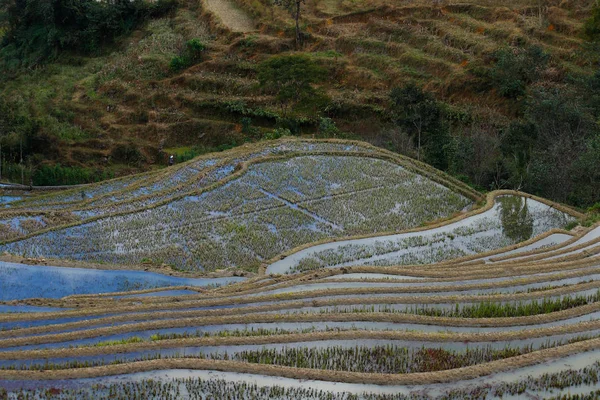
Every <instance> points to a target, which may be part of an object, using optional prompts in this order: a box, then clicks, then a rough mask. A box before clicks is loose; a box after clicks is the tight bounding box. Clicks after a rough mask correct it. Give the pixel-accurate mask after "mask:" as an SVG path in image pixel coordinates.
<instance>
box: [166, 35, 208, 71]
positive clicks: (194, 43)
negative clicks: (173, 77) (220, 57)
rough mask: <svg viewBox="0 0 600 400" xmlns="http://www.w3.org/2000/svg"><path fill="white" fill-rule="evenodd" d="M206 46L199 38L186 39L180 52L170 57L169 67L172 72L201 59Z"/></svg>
mask: <svg viewBox="0 0 600 400" xmlns="http://www.w3.org/2000/svg"><path fill="white" fill-rule="evenodd" d="M204 50H206V46H205V45H204V44H203V43H202V42H200V40H199V39H192V40H188V41H187V43H186V44H185V49H184V50H183V52H182V54H181V55H179V56H175V57H173V58H172V59H171V63H170V64H169V68H170V69H171V71H173V72H178V71H181V70H182V69H185V68H188V67H190V66H192V65H194V64H197V63H198V62H200V60H202V53H203V52H204Z"/></svg>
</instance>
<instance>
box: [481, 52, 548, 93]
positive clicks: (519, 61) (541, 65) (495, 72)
mask: <svg viewBox="0 0 600 400" xmlns="http://www.w3.org/2000/svg"><path fill="white" fill-rule="evenodd" d="M494 58H495V59H496V63H495V64H494V66H493V67H492V68H491V70H490V79H491V80H492V82H493V85H494V87H495V88H496V89H497V90H498V93H499V94H500V95H501V96H504V97H508V98H512V99H516V98H518V97H522V96H524V95H525V93H526V89H527V85H528V84H530V83H532V82H535V81H537V80H538V79H539V77H540V74H541V72H542V71H543V70H544V69H545V68H546V65H547V64H548V60H549V56H548V54H546V53H545V52H544V51H543V49H542V48H541V47H539V46H530V47H528V48H526V49H524V48H520V47H514V48H503V49H500V50H498V51H497V52H496V53H495V55H494Z"/></svg>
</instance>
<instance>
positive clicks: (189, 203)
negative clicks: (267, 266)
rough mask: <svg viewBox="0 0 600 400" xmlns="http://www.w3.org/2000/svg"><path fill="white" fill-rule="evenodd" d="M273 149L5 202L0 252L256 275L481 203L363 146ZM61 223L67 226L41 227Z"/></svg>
mask: <svg viewBox="0 0 600 400" xmlns="http://www.w3.org/2000/svg"><path fill="white" fill-rule="evenodd" d="M276 143H279V144H278V145H274V144H270V145H264V144H263V145H261V146H258V145H254V146H249V148H248V149H244V148H242V149H236V150H233V151H230V152H225V153H222V154H221V155H220V156H210V157H209V156H207V157H205V158H200V159H197V160H193V161H191V162H189V163H186V164H184V165H182V166H178V167H176V168H175V167H174V168H173V169H171V170H169V169H167V170H163V171H160V172H155V173H152V174H148V175H145V177H146V179H145V180H140V179H139V177H133V178H127V179H123V180H119V181H117V182H109V183H107V184H99V185H97V186H92V187H90V188H81V189H77V190H78V191H80V192H81V193H80V194H81V196H82V197H81V198H79V199H78V200H76V198H77V196H76V194H68V193H67V194H60V193H59V194H55V195H47V196H42V197H40V198H35V197H34V198H28V199H25V200H22V201H19V202H14V203H11V207H8V208H6V210H4V211H2V212H0V228H2V227H3V228H2V229H4V231H5V234H4V236H3V238H4V240H5V243H4V245H2V246H0V250H3V251H8V252H10V253H13V254H18V255H22V256H25V257H50V258H57V259H61V258H66V259H74V260H82V261H90V262H103V263H111V264H119V265H135V264H139V263H140V262H141V260H142V259H149V260H151V261H153V262H155V263H159V264H161V263H162V264H167V265H171V266H173V267H174V268H177V269H182V270H192V271H198V270H201V271H214V270H216V269H222V268H229V267H234V268H243V269H247V270H251V271H256V270H257V269H258V267H259V266H260V265H261V264H262V263H265V262H266V261H268V260H270V259H271V258H273V257H275V256H276V255H278V254H280V253H283V252H285V251H289V250H291V249H293V248H296V247H298V246H301V245H305V244H307V243H311V242H315V241H318V240H330V239H331V238H335V237H347V236H353V235H365V234H366V235H368V234H377V233H382V232H395V231H402V230H406V229H410V228H415V227H418V226H420V225H423V224H425V223H426V222H430V221H435V220H438V219H443V218H448V217H451V216H453V215H455V214H457V213H460V212H461V211H462V210H465V209H468V208H469V207H470V206H471V205H472V204H473V201H474V200H475V199H476V198H477V195H476V194H474V193H472V192H471V191H470V190H469V189H468V188H465V187H463V186H461V185H460V184H459V183H456V184H457V185H459V186H458V187H460V188H461V189H460V190H459V191H458V192H457V191H455V190H453V188H449V187H447V186H444V185H443V184H442V183H444V182H445V181H444V180H445V179H449V178H444V177H443V176H442V175H441V174H435V173H428V176H424V175H422V174H419V173H417V172H416V171H417V170H416V166H415V165H412V164H411V162H409V161H408V160H406V159H402V158H398V157H395V158H393V157H392V156H390V155H389V154H387V153H383V152H380V151H375V150H374V149H373V148H371V147H369V146H366V145H364V146H362V147H361V146H359V145H358V144H342V143H340V142H335V141H334V142H318V141H297V140H291V141H290V140H288V141H282V142H276ZM440 182H441V183H440ZM119 184H121V186H118V185H119ZM115 185H117V187H119V188H117V187H115ZM57 213H58V214H60V215H61V216H62V218H63V220H62V221H63V222H64V223H62V224H61V223H60V222H56V223H49V222H48V215H51V214H52V215H54V214H57ZM34 220H35V221H38V223H36V224H33V223H32V222H31V221H34ZM34 225H35V226H34ZM2 229H0V231H2Z"/></svg>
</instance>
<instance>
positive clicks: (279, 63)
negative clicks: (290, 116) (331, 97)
mask: <svg viewBox="0 0 600 400" xmlns="http://www.w3.org/2000/svg"><path fill="white" fill-rule="evenodd" d="M326 76H327V70H326V69H325V68H323V67H321V66H320V65H318V64H316V63H315V62H314V61H312V60H311V59H310V58H309V57H307V56H305V55H286V56H274V57H271V58H270V59H268V60H266V61H264V62H263V63H261V64H260V66H259V67H258V80H259V82H260V86H261V87H262V88H263V89H264V90H266V91H268V92H272V93H274V94H275V95H276V98H277V102H278V103H279V106H280V108H281V111H282V113H283V116H284V117H286V116H287V113H288V111H289V109H290V108H291V107H293V106H294V105H297V104H299V103H301V102H305V101H311V102H312V101H314V100H318V98H319V96H320V93H319V91H318V90H317V89H316V88H315V86H314V85H315V84H317V83H319V82H322V81H323V80H324V79H325V78H326Z"/></svg>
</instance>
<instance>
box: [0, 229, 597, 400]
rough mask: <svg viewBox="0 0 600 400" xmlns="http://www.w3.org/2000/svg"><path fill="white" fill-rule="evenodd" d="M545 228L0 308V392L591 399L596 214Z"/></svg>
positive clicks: (594, 366) (117, 395)
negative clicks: (409, 259)
mask: <svg viewBox="0 0 600 400" xmlns="http://www.w3.org/2000/svg"><path fill="white" fill-rule="evenodd" d="M549 236H550V235H545V236H542V237H541V238H538V240H534V241H532V242H531V243H530V244H529V245H527V246H524V247H527V248H528V249H529V250H528V251H521V252H519V251H516V250H518V249H516V250H515V249H513V248H506V249H501V250H496V251H494V252H493V254H488V253H486V254H482V255H479V256H478V257H471V258H470V259H457V260H454V261H449V262H445V263H438V264H430V265H413V266H401V265H398V266H388V267H380V266H368V265H363V266H348V267H342V268H325V269H320V270H317V271H310V272H306V273H299V274H288V275H271V276H262V277H261V276H258V277H255V278H251V279H250V280H248V281H244V282H240V283H237V284H233V285H230V286H224V287H221V288H216V289H212V290H210V291H208V292H202V293H200V292H199V293H197V294H191V295H190V294H188V295H184V296H182V295H176V296H160V297H159V295H160V293H161V291H155V292H152V291H151V290H150V291H148V290H144V291H141V292H140V293H144V294H145V295H146V296H145V297H134V298H132V297H124V296H122V295H121V294H118V295H103V296H100V297H91V296H88V295H75V296H70V297H68V298H60V299H53V300H48V302H47V304H48V305H50V306H54V307H58V308H60V307H66V306H67V305H71V307H72V309H70V310H65V311H54V312H45V313H28V314H0V369H1V370H2V373H1V374H0V375H1V376H2V377H3V378H2V379H0V386H1V387H3V388H4V389H3V390H4V391H5V396H6V397H8V398H18V397H19V396H34V398H97V397H102V396H105V397H112V398H169V397H170V398H190V399H193V398H201V399H206V398H214V399H217V398H232V399H252V398H255V399H270V398H296V397H293V396H304V397H303V398H308V399H427V398H444V399H459V398H520V397H522V396H534V398H535V396H538V397H540V398H581V397H569V396H575V395H579V394H584V395H586V396H590V397H589V398H594V397H593V395H594V393H595V391H597V390H599V389H600V388H599V387H598V375H597V374H598V368H599V365H598V363H597V362H596V360H597V358H598V356H600V353H598V351H600V350H598V345H599V344H600V319H599V316H600V296H599V295H598V288H600V282H598V276H600V256H598V255H597V254H598V250H597V249H598V248H599V245H598V239H597V238H598V236H600V227H597V228H592V229H591V230H589V231H588V232H582V233H579V234H577V235H572V236H570V238H569V239H567V240H564V241H562V242H560V243H558V244H555V245H552V246H541V247H537V248H536V247H535V246H532V245H534V244H535V243H536V242H537V241H543V240H544V238H546V237H549ZM490 258H492V259H495V260H497V261H493V262H492V261H490ZM356 283H358V284H359V285H356ZM528 285H535V287H534V290H530V289H531V287H529V286H528ZM494 287H497V288H499V289H506V290H499V291H498V293H496V292H486V290H488V289H490V288H494ZM480 291H481V293H479V294H478V292H480ZM148 292H150V293H148ZM135 293H136V292H135V291H134V292H131V293H130V294H135ZM153 294H154V295H156V296H153ZM84 299H85V300H86V305H85V306H83V307H73V304H76V303H79V302H82V300H84ZM25 303H26V302H25ZM327 307H330V308H327ZM434 310H437V311H435V312H434ZM440 310H443V311H440ZM105 376H108V377H105ZM333 382H335V385H333ZM440 382H445V383H444V384H442V383H440ZM42 388H46V389H45V390H42ZM47 388H52V391H48V389H47ZM225 392H226V393H227V395H226V396H229V397H219V396H223V393H225ZM286 396H287V397H286ZM507 396H508V397H507ZM511 396H512V397H511Z"/></svg>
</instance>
